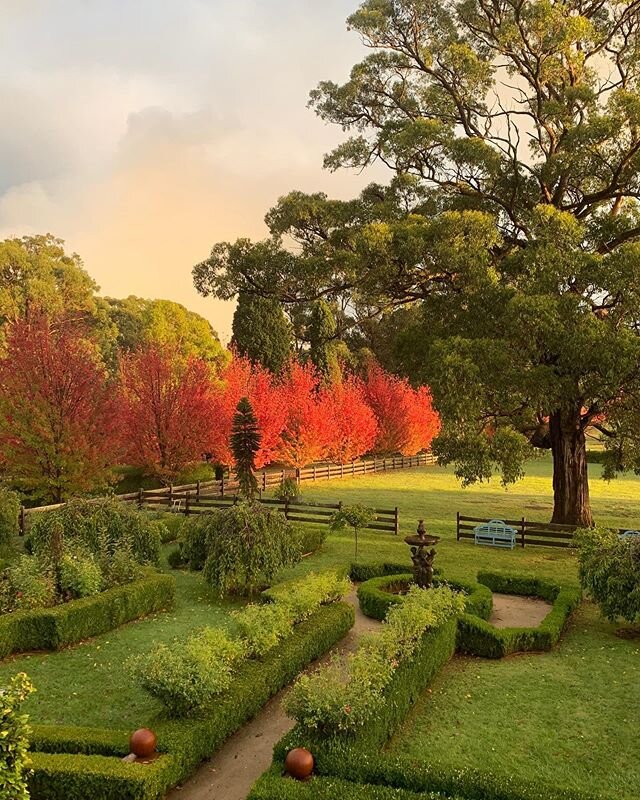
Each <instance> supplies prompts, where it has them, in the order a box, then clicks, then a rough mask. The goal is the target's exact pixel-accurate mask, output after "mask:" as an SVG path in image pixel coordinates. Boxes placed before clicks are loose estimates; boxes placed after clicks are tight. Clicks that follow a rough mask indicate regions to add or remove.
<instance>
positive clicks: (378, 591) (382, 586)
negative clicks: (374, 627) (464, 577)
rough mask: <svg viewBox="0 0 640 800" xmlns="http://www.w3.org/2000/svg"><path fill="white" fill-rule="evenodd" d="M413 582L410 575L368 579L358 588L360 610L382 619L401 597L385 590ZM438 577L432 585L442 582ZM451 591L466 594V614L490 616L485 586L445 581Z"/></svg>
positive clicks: (489, 605) (487, 590) (367, 614)
mask: <svg viewBox="0 0 640 800" xmlns="http://www.w3.org/2000/svg"><path fill="white" fill-rule="evenodd" d="M411 580H413V575H412V574H411V573H408V572H405V573H402V574H388V575H383V576H381V577H378V578H370V579H369V580H367V581H365V583H362V584H360V586H359V587H358V600H359V601H360V609H361V611H362V613H363V614H364V615H365V616H367V617H372V618H373V619H384V618H385V617H386V615H387V611H388V610H389V608H390V606H392V605H395V604H396V603H401V602H402V595H397V594H391V592H388V591H386V589H387V588H388V587H389V586H391V585H393V584H394V583H404V582H409V581H411ZM444 581H445V579H444V578H443V577H442V576H440V578H436V580H435V581H434V583H435V584H436V585H437V584H438V583H442V582H444ZM446 583H447V584H448V585H449V586H451V587H452V588H453V589H458V590H459V591H463V592H466V594H467V613H470V614H476V615H477V616H479V617H481V618H482V619H488V618H489V617H490V616H491V608H492V594H491V590H490V589H489V588H487V586H483V585H482V584H481V583H470V582H469V583H467V582H462V581H446Z"/></svg>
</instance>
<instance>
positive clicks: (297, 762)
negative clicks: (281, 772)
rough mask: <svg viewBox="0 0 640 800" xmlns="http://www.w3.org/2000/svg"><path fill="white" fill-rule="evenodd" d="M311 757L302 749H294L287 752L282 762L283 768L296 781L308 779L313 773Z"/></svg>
mask: <svg viewBox="0 0 640 800" xmlns="http://www.w3.org/2000/svg"><path fill="white" fill-rule="evenodd" d="M313 765H314V761H313V756H312V755H311V753H310V752H309V751H308V750H307V749H305V748H304V747H296V748H295V749H294V750H289V752H288V753H287V757H286V758H285V761H284V768H285V769H286V771H287V773H288V774H289V775H291V777H292V778H295V779H296V780H298V781H303V780H305V779H306V778H308V777H309V776H310V775H311V773H312V772H313Z"/></svg>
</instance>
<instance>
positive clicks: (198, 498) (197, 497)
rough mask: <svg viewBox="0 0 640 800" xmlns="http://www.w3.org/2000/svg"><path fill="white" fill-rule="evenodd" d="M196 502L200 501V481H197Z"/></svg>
mask: <svg viewBox="0 0 640 800" xmlns="http://www.w3.org/2000/svg"><path fill="white" fill-rule="evenodd" d="M196 500H197V501H198V502H199V501H200V481H196Z"/></svg>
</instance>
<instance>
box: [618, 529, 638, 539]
mask: <svg viewBox="0 0 640 800" xmlns="http://www.w3.org/2000/svg"><path fill="white" fill-rule="evenodd" d="M634 536H640V531H624V532H623V533H620V534H618V539H632V538H633V537H634Z"/></svg>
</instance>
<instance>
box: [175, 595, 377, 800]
mask: <svg viewBox="0 0 640 800" xmlns="http://www.w3.org/2000/svg"><path fill="white" fill-rule="evenodd" d="M345 600H347V601H348V602H349V603H351V604H352V605H353V606H354V607H355V609H356V621H355V624H354V626H353V628H351V630H350V631H349V633H348V634H347V635H346V636H345V637H344V639H342V640H341V641H340V642H338V644H336V645H335V647H334V648H333V649H332V650H331V651H330V653H327V654H326V655H325V656H324V657H323V658H322V659H320V660H319V661H316V662H314V663H313V664H311V665H310V667H309V669H313V668H314V667H316V666H317V665H318V664H319V663H321V662H322V661H325V660H327V659H328V658H329V657H330V655H332V654H333V653H340V654H345V655H346V654H347V653H350V652H353V650H355V648H356V645H357V643H358V640H359V638H360V636H361V635H362V634H363V633H367V632H369V631H373V630H376V629H377V628H379V626H380V624H381V623H379V622H377V621H376V620H372V619H369V618H368V617H365V616H364V614H362V612H361V611H360V606H359V605H358V599H357V597H356V593H355V591H353V592H351V594H349V595H348V596H347V597H346V598H345ZM286 691H287V689H283V690H282V691H281V692H279V693H278V694H277V695H275V697H272V698H271V700H270V701H269V702H268V703H267V704H266V705H265V706H264V707H263V708H262V710H261V711H259V712H258V714H257V715H256V716H255V717H254V718H253V719H252V720H250V721H249V722H248V723H247V724H246V725H244V726H243V727H242V728H241V729H240V730H239V731H237V732H236V733H235V734H234V735H233V736H231V737H230V738H229V739H227V741H226V742H225V744H224V745H223V746H222V747H221V748H220V749H219V750H218V751H217V752H216V753H214V755H213V757H212V758H211V759H210V760H209V761H205V762H204V763H203V764H202V766H201V767H200V768H199V769H198V771H197V772H195V773H194V775H193V776H192V777H191V778H190V779H189V780H188V781H187V782H186V783H185V784H183V785H182V786H179V787H176V788H175V789H173V790H172V791H171V792H170V793H169V794H168V795H167V800H245V798H246V797H247V795H248V794H249V791H250V789H251V787H252V786H253V784H254V783H255V782H256V780H257V779H258V778H259V777H260V775H262V773H263V772H264V771H265V770H267V769H268V768H269V767H270V765H271V760H272V756H273V747H274V745H275V744H276V742H278V740H279V739H281V738H282V736H284V734H285V733H287V731H290V730H291V728H293V725H294V722H293V720H291V719H289V717H287V716H286V714H285V713H284V711H283V710H282V698H283V696H284V694H285V692H286Z"/></svg>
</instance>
